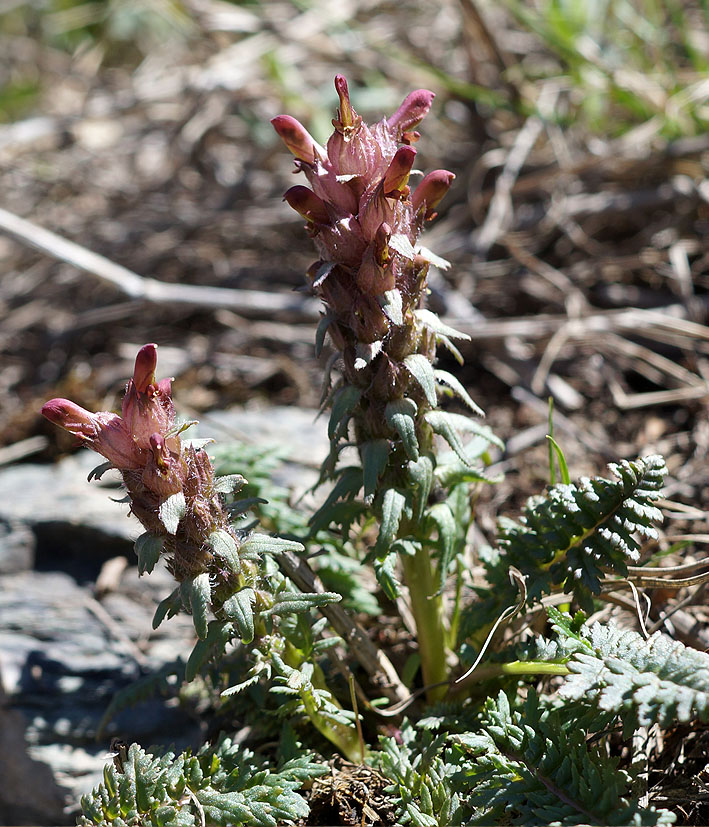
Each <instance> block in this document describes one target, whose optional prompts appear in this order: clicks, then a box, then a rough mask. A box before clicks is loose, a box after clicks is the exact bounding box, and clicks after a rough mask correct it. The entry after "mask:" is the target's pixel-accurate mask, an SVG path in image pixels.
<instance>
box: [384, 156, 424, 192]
mask: <svg viewBox="0 0 709 827" xmlns="http://www.w3.org/2000/svg"><path fill="white" fill-rule="evenodd" d="M415 158H416V150H415V149H414V148H413V147H411V146H401V147H399V149H397V151H396V154H395V155H394V157H393V158H392V159H391V163H390V164H389V169H387V171H386V173H385V174H384V180H383V182H382V192H383V193H384V195H386V196H388V197H390V198H391V197H400V196H401V195H406V194H407V193H408V190H407V191H406V192H404V188H405V187H406V185H407V183H408V181H409V175H410V174H411V167H412V166H413V165H414V159H415Z"/></svg>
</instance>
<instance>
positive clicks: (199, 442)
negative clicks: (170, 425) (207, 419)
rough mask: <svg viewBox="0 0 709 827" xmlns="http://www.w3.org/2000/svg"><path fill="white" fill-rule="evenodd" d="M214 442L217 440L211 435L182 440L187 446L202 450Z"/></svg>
mask: <svg viewBox="0 0 709 827" xmlns="http://www.w3.org/2000/svg"><path fill="white" fill-rule="evenodd" d="M195 424H196V423H195ZM213 442H215V440H213V439H212V438H211V437H195V438H194V439H183V440H182V444H183V445H184V446H185V447H186V448H194V449H195V451H201V450H202V448H204V446H205V445H210V444H211V443H213Z"/></svg>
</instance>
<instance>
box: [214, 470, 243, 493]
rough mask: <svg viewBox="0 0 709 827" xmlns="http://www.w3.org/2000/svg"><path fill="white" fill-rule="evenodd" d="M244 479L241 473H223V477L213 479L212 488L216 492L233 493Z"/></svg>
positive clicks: (241, 484)
mask: <svg viewBox="0 0 709 827" xmlns="http://www.w3.org/2000/svg"><path fill="white" fill-rule="evenodd" d="M245 483H246V480H245V479H244V477H242V476H241V474H225V475H224V476H223V477H216V478H215V480H214V490H215V491H216V492H217V494H234V493H235V492H237V491H238V490H239V489H240V488H241V487H242V486H243V485H245Z"/></svg>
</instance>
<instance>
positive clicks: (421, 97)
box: [387, 89, 436, 136]
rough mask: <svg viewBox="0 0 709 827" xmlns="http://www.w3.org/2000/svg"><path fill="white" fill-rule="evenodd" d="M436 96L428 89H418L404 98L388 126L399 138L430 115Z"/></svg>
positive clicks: (389, 119) (388, 120) (388, 121)
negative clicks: (429, 111)
mask: <svg viewBox="0 0 709 827" xmlns="http://www.w3.org/2000/svg"><path fill="white" fill-rule="evenodd" d="M435 97H436V96H435V95H434V93H433V92H429V90H428V89H417V90H416V91H415V92H411V93H410V94H409V95H407V96H406V97H405V98H404V101H403V103H402V104H401V106H400V107H399V108H398V109H397V110H396V112H394V114H393V115H392V116H391V117H390V118H387V126H389V128H390V129H393V130H395V131H396V132H397V134H398V135H399V136H401V135H403V134H404V132H409V131H410V130H411V129H413V128H414V127H416V126H418V125H419V124H420V123H421V121H422V120H423V119H424V118H425V117H426V115H427V114H428V110H429V109H430V108H431V104H432V103H433V99H434V98H435Z"/></svg>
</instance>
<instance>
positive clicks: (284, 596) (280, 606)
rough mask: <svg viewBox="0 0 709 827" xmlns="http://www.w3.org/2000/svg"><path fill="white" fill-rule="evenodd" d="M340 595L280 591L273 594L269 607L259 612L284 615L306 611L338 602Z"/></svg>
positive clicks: (333, 593) (340, 598)
mask: <svg viewBox="0 0 709 827" xmlns="http://www.w3.org/2000/svg"><path fill="white" fill-rule="evenodd" d="M340 600H342V596H341V595H339V594H336V593H335V592H321V593H320V594H300V593H299V592H280V593H279V594H277V595H276V596H275V602H274V604H273V606H271V608H270V609H266V610H265V611H264V612H262V613H261V614H264V615H284V614H296V613H298V612H307V611H308V610H309V609H313V608H316V607H317V606H326V605H327V604H328V603H338V602H339V601H340Z"/></svg>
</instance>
